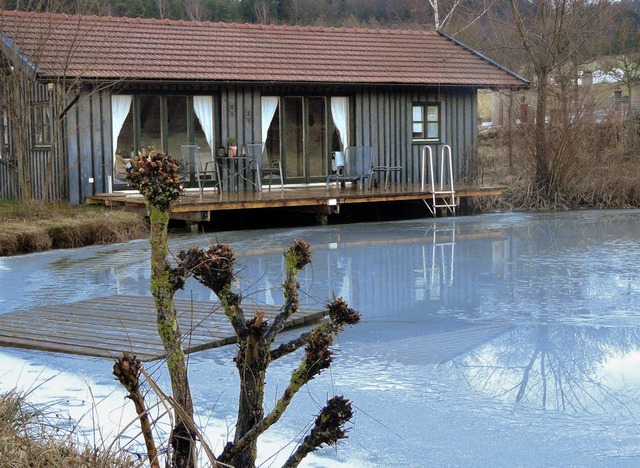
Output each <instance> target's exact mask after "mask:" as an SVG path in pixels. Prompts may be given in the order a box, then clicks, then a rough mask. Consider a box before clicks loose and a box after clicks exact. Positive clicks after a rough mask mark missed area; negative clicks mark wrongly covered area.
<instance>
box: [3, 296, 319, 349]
mask: <svg viewBox="0 0 640 468" xmlns="http://www.w3.org/2000/svg"><path fill="white" fill-rule="evenodd" d="M174 303H175V306H176V310H177V311H178V314H179V319H178V320H179V323H180V329H181V331H182V333H183V335H184V336H183V338H184V348H185V351H186V352H187V353H193V352H196V351H202V350H205V349H211V348H216V347H219V346H224V345H227V344H231V343H235V342H236V336H235V333H234V331H233V328H232V327H231V325H230V324H229V321H228V320H227V317H226V316H225V315H224V313H223V311H222V309H221V307H220V304H219V303H217V302H205V301H197V302H196V301H194V302H191V301H189V300H175V301H174ZM244 309H245V314H246V315H247V317H249V316H250V314H253V313H254V312H255V311H257V310H261V311H263V312H265V313H266V316H267V317H269V318H270V317H273V316H275V314H276V313H277V312H278V308H277V307H275V306H268V305H262V304H260V305H259V306H258V305H248V306H247V305H245V306H244ZM324 315H325V312H324V310H322V309H320V308H314V309H310V308H303V309H302V310H300V311H299V312H298V314H296V316H294V317H293V318H292V319H291V320H289V321H288V322H287V323H286V324H285V326H287V327H289V328H290V327H296V326H301V325H305V324H308V323H312V322H314V321H317V320H319V319H321V318H322V317H324ZM0 346H6V347H13V348H24V349H35V350H41V351H52V352H60V353H70V354H80V355H85V356H96V357H106V358H117V357H118V356H121V355H122V352H123V351H128V352H130V353H133V354H135V355H136V356H138V358H139V359H141V360H143V361H151V360H155V359H160V358H162V357H163V355H164V348H163V347H162V343H161V341H160V338H159V336H158V331H157V328H156V311H155V308H154V305H153V298H152V297H147V296H124V295H116V296H109V297H101V298H97V299H89V300H85V301H80V302H73V303H71V304H59V305H54V306H42V307H38V308H33V309H28V310H19V311H14V312H10V313H7V314H2V315H0Z"/></svg>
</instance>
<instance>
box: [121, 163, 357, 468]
mask: <svg viewBox="0 0 640 468" xmlns="http://www.w3.org/2000/svg"><path fill="white" fill-rule="evenodd" d="M130 164H131V166H130V167H129V168H128V169H127V179H128V180H129V183H130V185H132V186H133V187H135V188H136V189H138V191H140V193H142V194H143V195H144V197H145V200H146V203H147V207H148V210H149V216H150V220H151V238H150V243H151V292H152V294H153V297H154V299H155V304H156V309H157V323H158V332H159V334H160V337H161V339H162V342H163V345H164V347H165V351H166V355H167V367H168V370H169V376H170V379H171V387H172V392H173V401H174V402H175V405H176V406H177V407H179V408H176V415H175V416H176V417H175V420H176V424H175V427H174V428H173V440H172V441H171V444H170V445H171V446H172V447H173V448H174V452H173V455H172V462H173V465H174V466H178V467H183V466H184V467H188V466H193V465H194V463H195V455H194V453H195V451H194V445H195V436H196V433H197V430H196V428H195V424H194V423H193V404H192V400H191V392H190V387H189V381H188V375H187V367H186V363H185V356H184V350H183V348H182V338H183V335H182V333H181V330H180V327H179V323H178V320H177V313H176V310H175V307H174V305H173V297H174V295H175V293H176V291H177V290H178V289H180V288H182V287H183V286H184V283H185V281H186V279H187V278H189V277H193V278H195V279H196V280H197V281H199V282H200V283H201V284H203V285H204V286H206V287H208V288H209V289H211V290H212V291H213V292H214V293H215V294H216V295H217V296H218V298H219V300H220V304H221V305H222V307H223V309H224V313H225V315H226V317H227V319H228V320H229V321H230V323H231V325H232V327H233V329H234V331H235V333H236V336H237V342H238V351H237V355H236V358H235V365H236V367H237V369H238V373H239V376H240V392H239V395H240V396H239V402H238V416H237V422H236V430H235V436H234V439H233V441H231V442H229V443H228V444H227V445H226V446H225V448H224V450H223V451H222V453H221V454H220V455H219V456H218V457H216V458H215V459H214V460H211V461H212V462H214V463H223V464H228V465H232V466H236V467H253V466H255V462H256V458H257V441H258V438H259V437H260V435H262V434H263V433H264V432H265V431H266V430H267V429H269V428H270V427H271V426H272V425H273V424H275V423H276V422H277V421H278V420H279V419H280V418H281V417H282V415H283V414H284V412H285V411H286V409H287V408H288V407H289V404H290V403H291V401H292V400H293V398H294V396H295V395H296V394H297V392H298V391H299V390H300V389H301V388H303V386H305V385H306V384H307V383H308V382H309V381H310V380H311V379H313V378H314V377H316V376H317V375H318V374H320V373H321V372H322V371H323V370H324V369H327V368H328V367H329V366H330V365H331V362H332V359H333V358H332V351H331V349H330V346H331V345H332V344H333V336H334V335H335V334H336V333H339V332H340V331H342V330H343V328H344V326H345V325H354V324H356V323H358V322H359V320H360V314H359V313H358V312H356V311H355V310H353V309H351V308H350V307H349V306H348V304H347V303H346V302H344V301H343V300H342V298H333V299H332V300H331V301H330V302H329V303H328V304H327V314H328V316H329V319H328V320H326V321H324V322H322V323H321V324H319V325H317V326H316V327H314V328H313V329H312V330H311V331H309V332H307V333H303V334H302V335H300V336H299V337H297V338H295V339H293V340H291V341H289V342H287V343H283V344H281V345H280V346H277V347H275V346H274V340H275V338H276V337H277V335H278V334H279V333H280V332H281V331H282V330H283V328H284V324H285V322H286V321H287V320H288V319H290V318H291V317H293V316H294V315H295V314H296V312H298V309H299V306H300V298H299V292H298V289H299V287H300V285H299V283H298V273H299V272H300V270H302V269H303V268H305V266H307V265H308V264H309V263H310V262H311V250H310V246H309V244H308V243H306V242H305V241H303V240H295V241H294V242H293V244H292V245H291V247H290V248H289V249H288V250H287V251H286V252H285V253H284V256H285V261H286V273H285V279H284V283H283V292H284V298H285V301H284V304H283V305H282V307H281V308H280V311H279V312H278V313H277V314H276V316H275V317H274V318H273V319H272V320H271V321H270V320H268V319H267V318H266V317H265V314H264V312H256V313H254V314H253V315H252V316H247V315H246V314H245V311H244V309H243V306H242V296H241V294H240V293H239V292H237V291H236V290H234V287H233V284H234V282H235V272H234V267H235V256H234V253H233V252H232V251H231V249H230V248H229V246H228V245H222V244H216V245H212V246H211V247H210V248H208V249H206V250H205V249H201V248H193V249H189V250H184V251H181V252H180V253H179V254H178V255H177V262H178V264H177V266H175V267H172V266H171V265H170V264H169V261H168V257H167V255H168V244H167V225H168V221H169V210H170V208H171V206H172V204H173V203H174V202H175V201H176V200H177V199H178V197H179V196H180V193H181V192H182V184H181V181H180V179H179V167H178V164H177V162H176V161H175V159H173V158H172V157H170V156H169V157H167V156H165V155H164V154H162V153H158V152H155V151H151V152H148V153H145V154H141V155H139V156H137V157H134V158H132V159H131V161H130ZM301 348H304V354H303V356H302V360H301V362H300V364H299V365H298V367H297V368H296V369H295V370H294V371H293V372H292V374H291V378H290V380H289V383H288V384H287V386H286V388H285V389H284V391H283V392H282V394H281V396H280V398H279V399H278V401H277V402H276V404H275V406H274V407H273V409H272V410H271V411H269V412H268V413H265V409H264V395H265V381H266V373H267V368H268V367H269V365H270V364H271V363H272V362H274V361H276V360H277V359H279V358H281V357H283V356H286V355H288V354H291V353H293V352H295V351H297V350H299V349H301ZM131 369H133V371H131V372H127V371H129V370H131ZM139 372H140V366H139V365H138V363H137V361H136V360H135V357H133V358H132V357H131V356H127V355H125V356H124V357H123V358H122V359H120V361H118V362H117V363H116V366H115V367H114V373H115V374H116V376H117V377H118V380H120V382H121V383H122V384H123V385H124V386H125V387H126V388H127V390H128V391H129V397H130V398H131V399H132V400H133V401H134V402H135V403H136V410H137V411H138V414H139V416H140V422H141V425H142V427H143V433H144V434H145V441H146V442H147V447H149V446H150V445H153V442H152V440H151V437H150V431H149V430H148V427H147V426H148V421H146V420H145V419H144V417H143V416H144V415H146V410H145V409H144V405H143V404H141V402H140V392H139ZM351 417H352V410H351V404H350V402H349V401H348V400H347V399H345V398H343V397H341V396H335V397H333V398H331V399H329V400H328V402H327V405H326V406H325V407H324V408H323V409H322V410H321V412H320V413H319V415H318V416H317V418H316V420H315V425H314V427H313V428H312V430H311V431H310V432H309V434H308V435H307V436H306V437H305V438H304V440H303V441H302V442H301V444H300V445H299V447H298V448H297V450H296V451H295V452H294V453H293V454H292V455H291V457H289V459H288V460H287V462H286V463H285V466H297V465H298V464H299V463H300V461H301V460H302V459H303V458H304V457H305V456H306V455H307V454H308V453H310V452H312V451H314V450H316V449H317V448H319V447H320V446H322V445H323V444H336V443H337V442H338V441H339V440H340V439H343V438H346V436H347V435H346V434H347V430H346V429H345V428H344V425H345V424H346V423H347V422H348V421H349V420H350V419H351ZM209 452H210V451H209ZM155 453H156V451H149V457H150V460H151V461H152V462H153V460H154V457H155Z"/></svg>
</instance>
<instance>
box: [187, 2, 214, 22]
mask: <svg viewBox="0 0 640 468" xmlns="http://www.w3.org/2000/svg"><path fill="white" fill-rule="evenodd" d="M184 8H185V13H186V14H187V18H189V19H190V20H191V21H206V20H207V18H209V9H208V8H207V5H205V3H204V1H203V0H186V1H185V3H184Z"/></svg>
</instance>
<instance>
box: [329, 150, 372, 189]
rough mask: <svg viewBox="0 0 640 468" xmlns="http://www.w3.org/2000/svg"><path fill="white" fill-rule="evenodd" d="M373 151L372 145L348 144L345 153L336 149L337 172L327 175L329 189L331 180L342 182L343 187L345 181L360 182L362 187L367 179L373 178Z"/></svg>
mask: <svg viewBox="0 0 640 468" xmlns="http://www.w3.org/2000/svg"><path fill="white" fill-rule="evenodd" d="M372 152H373V150H372V148H371V147H370V146H348V147H347V148H345V149H344V153H343V152H342V151H335V152H334V153H333V155H334V158H335V164H336V173H335V174H330V175H329V176H328V177H327V189H328V188H329V187H330V184H331V182H337V183H340V184H341V185H342V186H343V187H344V183H345V182H353V183H359V184H360V185H359V188H360V189H362V188H363V187H364V181H365V179H369V180H370V179H371V154H372Z"/></svg>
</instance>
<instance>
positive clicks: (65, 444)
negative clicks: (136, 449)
mask: <svg viewBox="0 0 640 468" xmlns="http://www.w3.org/2000/svg"><path fill="white" fill-rule="evenodd" d="M51 417H53V418H54V419H55V418H57V417H58V416H57V415H47V414H46V413H45V412H43V411H41V410H39V409H38V408H36V407H33V406H31V405H29V404H28V403H27V402H26V400H25V398H24V397H23V395H21V394H19V393H17V392H15V391H11V392H8V393H5V394H4V395H0V460H1V461H0V465H1V466H12V467H13V466H33V467H41V466H42V467H44V466H52V467H53V466H60V467H72V466H73V467H123V468H124V467H127V468H128V467H134V466H136V465H135V464H134V463H133V461H132V460H131V459H130V458H129V457H128V456H127V455H126V454H124V453H108V452H104V451H101V450H98V449H95V448H92V447H89V446H88V445H86V444H83V443H81V442H79V441H78V440H77V438H76V437H75V436H74V433H73V431H67V430H64V429H61V427H60V424H58V423H57V422H56V421H54V420H51Z"/></svg>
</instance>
